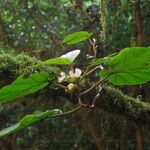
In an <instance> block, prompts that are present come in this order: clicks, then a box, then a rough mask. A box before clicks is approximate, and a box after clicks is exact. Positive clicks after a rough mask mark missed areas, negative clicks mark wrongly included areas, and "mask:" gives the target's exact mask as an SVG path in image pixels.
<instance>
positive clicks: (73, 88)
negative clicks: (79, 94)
mask: <svg viewBox="0 0 150 150" xmlns="http://www.w3.org/2000/svg"><path fill="white" fill-rule="evenodd" d="M76 90H77V86H76V85H75V84H73V83H70V84H68V86H67V91H69V92H74V91H76Z"/></svg>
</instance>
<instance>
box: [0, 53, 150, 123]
mask: <svg viewBox="0 0 150 150" xmlns="http://www.w3.org/2000/svg"><path fill="white" fill-rule="evenodd" d="M39 62H40V61H39V60H38V59H36V58H31V57H29V56H27V55H25V54H19V55H17V56H15V55H13V54H0V87H2V86H4V85H6V84H9V83H11V82H12V81H13V80H14V79H15V78H16V77H17V76H18V75H20V74H26V75H28V74H32V73H34V72H37V71H46V72H48V73H50V74H51V73H53V74H54V75H56V76H57V75H58V74H59V73H60V70H59V69H58V68H57V67H50V66H37V67H35V66H33V65H35V64H37V63H39ZM45 92H47V93H45ZM45 92H44V95H43V96H46V97H53V96H58V97H65V98H67V99H70V96H68V94H66V93H65V92H63V91H59V90H54V89H53V90H52V91H48V90H45ZM39 94H40V93H39ZM92 95H96V93H95V94H94V92H93V93H92ZM43 96H42V93H41V97H43ZM33 97H34V96H33ZM71 97H72V96H71ZM86 97H89V98H90V97H91V95H86ZM42 99H43V98H42ZM73 102H76V101H73ZM96 107H97V108H100V109H104V110H105V111H108V112H111V113H116V114H118V115H123V116H126V117H128V118H130V119H132V120H136V121H142V122H149V121H150V104H149V103H145V102H141V101H140V100H138V99H135V98H132V97H129V96H127V95H125V94H123V93H122V92H121V91H120V90H118V89H115V88H113V87H111V86H107V87H106V88H105V89H104V90H102V92H101V96H100V99H99V100H98V103H97V105H96Z"/></svg>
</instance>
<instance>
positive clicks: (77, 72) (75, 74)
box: [68, 68, 82, 78]
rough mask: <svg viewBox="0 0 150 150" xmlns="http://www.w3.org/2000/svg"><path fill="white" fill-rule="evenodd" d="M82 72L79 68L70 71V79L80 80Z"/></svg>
mask: <svg viewBox="0 0 150 150" xmlns="http://www.w3.org/2000/svg"><path fill="white" fill-rule="evenodd" d="M81 73H82V71H81V70H80V69H79V68H75V71H74V70H70V71H69V76H68V77H70V78H79V77H80V76H81Z"/></svg>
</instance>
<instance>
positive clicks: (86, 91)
mask: <svg viewBox="0 0 150 150" xmlns="http://www.w3.org/2000/svg"><path fill="white" fill-rule="evenodd" d="M110 75H111V74H109V75H108V76H107V77H106V78H104V79H100V80H99V81H98V82H97V83H96V84H95V85H94V86H92V87H91V88H89V89H87V90H85V91H83V92H82V93H80V94H79V95H80V96H83V95H85V94H87V93H89V92H90V91H92V90H93V89H94V88H95V87H97V86H98V85H99V84H101V83H102V82H103V81H105V80H106V79H107V78H108V77H109V76H110Z"/></svg>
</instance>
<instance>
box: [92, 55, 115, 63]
mask: <svg viewBox="0 0 150 150" xmlns="http://www.w3.org/2000/svg"><path fill="white" fill-rule="evenodd" d="M116 54H117V53H113V54H110V55H108V56H107V57H103V58H99V59H97V60H94V61H92V62H91V65H101V64H102V63H104V62H109V61H110V59H111V58H112V57H113V56H115V55H116Z"/></svg>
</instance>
